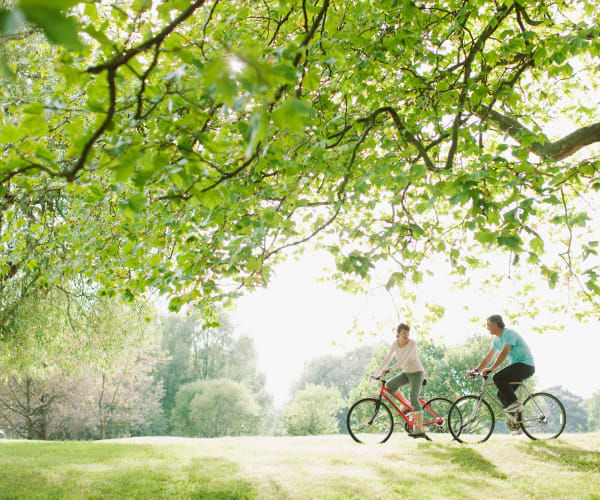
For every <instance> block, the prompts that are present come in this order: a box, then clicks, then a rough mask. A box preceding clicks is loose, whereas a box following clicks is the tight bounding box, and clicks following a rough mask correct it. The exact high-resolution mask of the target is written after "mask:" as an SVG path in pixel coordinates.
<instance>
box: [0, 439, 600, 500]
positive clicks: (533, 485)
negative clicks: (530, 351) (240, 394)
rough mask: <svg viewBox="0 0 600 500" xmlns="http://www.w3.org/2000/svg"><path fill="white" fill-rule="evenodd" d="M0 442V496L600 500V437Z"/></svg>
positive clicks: (31, 497)
mask: <svg viewBox="0 0 600 500" xmlns="http://www.w3.org/2000/svg"><path fill="white" fill-rule="evenodd" d="M434 439H436V440H435V441H434V442H433V443H428V442H425V441H420V440H419V441H416V440H413V439H411V438H409V437H407V436H406V434H404V433H403V432H397V433H396V434H395V435H394V436H393V437H392V439H391V440H390V441H389V442H388V443H385V444H383V445H378V446H364V445H359V444H356V443H354V442H353V441H352V440H351V439H350V438H349V437H348V436H315V437H248V438H222V439H180V438H166V437H165V438H136V439H124V440H113V441H103V442H50V443H47V442H41V441H34V442H26V441H10V440H1V441H0V498H2V499H6V498H18V499H21V498H23V499H34V498H57V499H58V498H60V499H63V498H97V499H109V498H153V499H154V498H176V499H188V498H189V499H192V498H194V499H260V500H262V499H340V500H341V499H344V500H346V499H361V500H362V499H376V498H380V499H388V498H389V499H395V498H404V499H412V498H417V499H430V498H431V499H437V498H460V499H503V498H506V499H511V500H517V499H523V498H535V499H540V500H541V499H543V500H546V499H559V498H568V499H571V498H572V499H578V500H579V499H586V498H588V499H599V500H600V433H595V434H570V435H564V436H561V439H558V440H554V441H548V442H534V441H530V440H528V439H527V438H526V437H523V436H516V437H515V436H507V435H494V436H492V438H491V439H490V440H489V441H488V442H487V443H483V444H479V445H461V444H457V443H454V442H451V441H450V440H449V439H448V438H447V437H438V436H434Z"/></svg>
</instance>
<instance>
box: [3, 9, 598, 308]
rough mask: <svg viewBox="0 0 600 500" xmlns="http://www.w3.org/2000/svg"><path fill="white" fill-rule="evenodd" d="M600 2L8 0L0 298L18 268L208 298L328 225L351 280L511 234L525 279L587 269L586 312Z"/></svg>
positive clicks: (557, 280) (56, 280) (127, 291)
mask: <svg viewBox="0 0 600 500" xmlns="http://www.w3.org/2000/svg"><path fill="white" fill-rule="evenodd" d="M599 15H600V14H598V9H597V5H596V2H595V1H593V0H582V1H580V2H578V3H576V4H573V3H572V2H567V1H566V0H559V1H556V2H553V3H552V4H548V3H547V2H544V1H542V0H535V1H523V2H505V3H494V2H483V1H473V2H456V1H451V2H439V1H437V0H434V1H431V2H412V1H406V0H384V1H381V2H369V3H368V4H367V5H366V4H365V3H364V2H362V1H360V2H359V1H349V2H345V3H343V4H338V3H336V2H331V1H330V0H322V1H321V2H318V3H310V2H294V1H291V0H290V1H272V0H268V1H265V2H245V1H242V0H237V1H231V2H221V1H219V0H213V1H212V2H208V1H206V0H195V1H190V2H182V1H175V2H173V1H168V2H167V1H161V0H147V1H141V0H140V1H134V2H131V1H125V0H112V1H110V2H109V1H108V0H97V1H94V2H90V1H86V2H83V1H77V0H62V1H57V2H46V3H43V5H42V4H40V2H39V1H37V0H19V1H16V2H14V3H13V2H6V3H4V2H3V7H2V8H1V10H0V34H1V35H2V39H1V40H0V43H1V45H2V46H3V48H4V49H5V53H6V56H5V59H4V61H3V62H2V64H1V66H2V68H3V71H4V74H5V75H7V77H6V81H5V84H4V85H2V86H1V89H2V90H0V92H2V96H3V102H6V103H7V104H6V105H3V107H2V116H1V117H0V146H1V149H0V157H1V159H2V161H1V167H0V187H1V190H0V200H1V209H2V216H1V217H2V218H1V220H0V223H1V225H0V231H1V234H0V238H1V244H0V273H1V279H0V282H1V283H2V286H3V287H8V288H9V289H10V290H11V295H10V296H11V297H12V299H11V302H10V304H8V305H7V306H4V305H3V308H5V310H8V309H9V308H10V307H12V304H13V303H15V302H18V301H19V300H21V298H22V297H23V294H22V293H21V290H23V288H22V287H21V286H20V285H21V284H25V285H26V287H25V289H26V291H31V290H33V289H35V288H36V287H43V288H52V287H55V286H58V285H59V284H60V283H64V282H65V281H68V280H70V279H73V278H74V277H77V276H81V277H82V278H83V279H84V280H86V281H87V282H90V283H94V284H95V285H96V286H98V287H99V289H100V290H101V292H102V293H106V294H109V295H113V294H122V295H123V296H125V297H129V298H130V297H132V296H137V295H139V294H141V293H143V292H144V291H146V290H148V289H156V290H157V291H158V292H160V293H163V294H168V295H171V296H172V297H173V298H172V300H171V303H170V306H171V308H172V309H173V310H177V309H179V308H180V307H181V305H182V304H183V303H186V302H196V303H199V304H201V305H202V306H204V307H205V308H210V307H212V305H213V303H214V301H217V300H220V299H222V298H223V296H224V295H231V294H233V295H235V293H238V291H239V288H237V287H239V286H242V287H243V286H246V287H248V286H250V287H251V286H255V285H256V284H259V283H263V282H266V281H268V280H269V277H270V268H271V266H272V265H273V263H274V262H276V260H277V259H278V258H280V257H282V256H284V255H285V253H286V251H287V250H289V249H293V248H299V247H300V246H302V245H304V244H305V243H306V242H307V241H309V240H313V241H315V242H317V243H319V244H320V245H322V246H324V247H326V248H327V249H328V250H329V251H330V252H332V253H333V254H334V255H335V256H336V259H337V270H338V273H337V274H336V278H337V279H338V280H339V281H340V283H341V284H342V285H345V286H347V287H353V281H355V280H358V281H360V282H364V281H365V280H368V279H369V278H370V277H371V276H373V275H375V274H376V273H377V272H379V271H380V270H381V271H382V272H385V276H386V279H385V283H386V286H387V287H388V288H390V289H391V288H394V287H395V286H397V285H401V284H402V283H403V282H405V281H412V282H415V283H418V282H420V281H421V280H422V278H423V275H424V273H426V272H428V268H427V267H426V266H424V264H423V263H426V262H428V260H429V259H430V258H432V257H435V256H438V257H439V258H441V259H443V260H444V261H445V262H447V263H448V264H449V265H450V266H451V268H452V269H453V270H454V271H455V272H456V273H457V274H458V275H459V276H462V275H465V273H466V272H467V270H468V269H471V268H478V267H481V266H485V265H487V264H488V263H489V262H488V260H489V259H488V258H487V257H486V256H487V255H489V254H490V252H491V251H492V250H494V251H501V252H506V254H507V255H509V256H510V257H511V267H510V276H511V277H523V278H524V279H528V278H529V276H530V275H531V271H532V269H535V270H536V271H537V272H538V274H539V275H540V276H542V277H544V278H545V279H546V280H547V281H548V283H549V284H550V285H551V286H553V287H556V286H558V285H565V286H570V287H573V289H574V292H575V293H576V294H577V297H578V298H584V299H586V300H585V301H584V300H573V301H572V302H571V303H570V307H571V308H572V310H573V312H574V313H575V314H576V315H578V316H586V315H589V314H590V312H591V311H592V310H594V308H595V310H596V311H597V307H598V293H599V292H600V286H599V283H598V268H597V266H598V240H597V235H595V234H594V231H593V228H592V227H591V226H590V224H589V221H590V219H591V216H590V212H594V211H596V210H597V208H598V196H597V195H594V192H595V191H596V190H598V188H600V181H599V177H598V168H599V164H598V157H597V155H598V148H597V143H598V140H599V138H600V125H599V124H598V123H597V122H596V119H597V116H598V104H597V102H596V101H597V100H596V99H595V98H594V95H595V94H594V93H595V92H597V85H598V82H599V81H600V78H598V75H597V72H598V65H597V64H594V62H593V61H594V60H595V59H596V58H597V57H598V54H599V53H600V41H599V40H600V36H599V35H600V28H599V22H598V16H599ZM46 40H48V41H50V42H52V43H53V44H55V45H51V44H49V43H47V42H46ZM10 78H12V80H11V79H10ZM557 122H560V123H561V124H564V125H565V130H564V131H563V130H560V129H558V128H557V127H556V123H557ZM564 134H566V135H564ZM561 135H563V137H562V138H561ZM582 200H584V201H582ZM28 207H29V208H28ZM495 270H496V271H497V272H498V273H499V274H500V275H506V272H507V269H504V268H500V269H497V266H496V269H495ZM232 285H234V286H232ZM524 292H525V293H534V292H533V291H532V290H530V289H527V290H525V287H524ZM25 295H26V294H25ZM531 313H532V314H534V313H535V308H533V309H532V311H531Z"/></svg>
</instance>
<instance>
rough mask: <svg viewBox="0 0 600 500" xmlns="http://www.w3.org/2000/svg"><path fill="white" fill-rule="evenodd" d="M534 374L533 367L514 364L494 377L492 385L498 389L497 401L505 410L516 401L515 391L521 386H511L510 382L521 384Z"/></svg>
mask: <svg viewBox="0 0 600 500" xmlns="http://www.w3.org/2000/svg"><path fill="white" fill-rule="evenodd" d="M534 373H535V367H533V366H531V365H526V364H525V363H514V364H512V365H509V366H507V367H506V368H503V369H502V370H500V371H499V372H497V373H496V374H495V375H494V378H493V380H494V384H496V387H498V399H499V400H500V402H501V403H502V405H503V406H504V407H505V408H506V407H507V406H508V405H510V404H512V403H514V402H515V401H516V400H517V396H516V395H515V390H516V389H517V387H519V385H521V384H515V385H512V383H511V382H522V381H523V380H525V379H526V378H529V377H531V376H532V375H533V374H534Z"/></svg>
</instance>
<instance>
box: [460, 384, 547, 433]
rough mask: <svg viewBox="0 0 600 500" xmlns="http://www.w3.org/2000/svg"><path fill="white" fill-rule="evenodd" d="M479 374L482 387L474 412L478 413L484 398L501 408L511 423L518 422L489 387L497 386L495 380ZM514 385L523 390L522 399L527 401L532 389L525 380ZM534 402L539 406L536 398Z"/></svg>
mask: <svg viewBox="0 0 600 500" xmlns="http://www.w3.org/2000/svg"><path fill="white" fill-rule="evenodd" d="M479 376H481V388H480V389H479V393H478V394H475V395H476V396H478V401H477V405H476V406H475V410H474V412H473V413H474V414H476V413H477V411H478V410H479V406H480V405H481V401H482V400H483V399H485V401H487V402H488V403H491V404H492V406H495V407H496V408H498V409H499V410H500V412H501V413H502V414H503V415H504V416H505V417H506V420H508V421H509V422H510V423H511V424H515V425H516V424H518V422H517V420H516V418H515V417H514V416H513V415H512V414H511V413H509V412H506V411H504V407H503V406H502V404H500V401H499V400H498V397H497V396H496V394H493V393H492V392H490V390H489V389H488V387H492V386H493V387H496V384H494V382H493V381H488V378H487V376H485V377H484V376H483V375H481V374H479ZM513 385H518V386H519V387H518V388H517V390H518V391H520V392H521V395H522V396H523V397H522V398H521V399H522V400H523V401H525V400H526V399H528V398H530V397H531V391H530V390H529V389H527V387H526V386H525V383H524V382H513ZM484 396H487V397H486V398H484ZM533 404H534V405H536V407H537V403H536V402H535V399H534V400H533ZM537 409H538V411H539V412H541V409H540V408H539V407H538V408H537ZM467 423H468V421H467ZM465 425H466V424H465Z"/></svg>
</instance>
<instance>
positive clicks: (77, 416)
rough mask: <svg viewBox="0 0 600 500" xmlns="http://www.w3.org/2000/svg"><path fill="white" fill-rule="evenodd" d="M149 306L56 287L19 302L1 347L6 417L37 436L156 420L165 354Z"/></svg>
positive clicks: (0, 409) (1, 406) (126, 428)
mask: <svg viewBox="0 0 600 500" xmlns="http://www.w3.org/2000/svg"><path fill="white" fill-rule="evenodd" d="M147 314H149V311H148V310H147V309H146V308H144V307H136V306H134V305H133V304H123V303H120V302H119V301H115V300H111V299H108V298H106V297H98V296H96V295H94V294H93V293H92V292H89V295H86V294H81V295H80V294H75V293H72V292H69V290H68V289H66V288H65V289H64V290H55V289H54V290H50V291H48V293H42V294H34V295H32V296H31V297H29V298H28V299H27V300H24V301H21V302H20V303H19V305H18V307H16V308H15V311H14V317H13V318H11V323H12V324H13V326H11V328H9V329H5V330H4V333H5V334H7V333H9V334H10V335H6V336H5V337H4V339H3V340H4V342H2V344H0V359H2V370H1V371H0V393H1V396H0V415H1V416H0V418H1V419H3V420H4V421H5V422H6V423H8V425H9V426H10V427H11V428H12V429H13V430H14V432H15V433H16V434H19V435H22V436H23V437H27V438H28V439H33V438H34V437H37V438H40V439H49V438H57V437H58V438H70V439H81V438H84V439H90V438H95V437H98V436H100V438H101V439H103V438H104V437H105V435H111V436H115V435H119V434H131V433H133V432H140V431H141V430H144V429H145V430H149V426H150V425H151V424H152V425H158V423H159V421H160V416H161V408H160V405H159V400H160V398H161V397H162V387H161V386H160V384H154V379H153V377H152V371H153V368H154V366H155V365H156V363H158V362H159V361H160V359H161V353H160V352H159V350H158V349H157V348H156V344H155V341H154V339H153V325H152V324H151V323H148V322H147Z"/></svg>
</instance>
